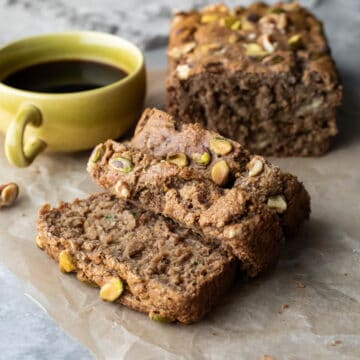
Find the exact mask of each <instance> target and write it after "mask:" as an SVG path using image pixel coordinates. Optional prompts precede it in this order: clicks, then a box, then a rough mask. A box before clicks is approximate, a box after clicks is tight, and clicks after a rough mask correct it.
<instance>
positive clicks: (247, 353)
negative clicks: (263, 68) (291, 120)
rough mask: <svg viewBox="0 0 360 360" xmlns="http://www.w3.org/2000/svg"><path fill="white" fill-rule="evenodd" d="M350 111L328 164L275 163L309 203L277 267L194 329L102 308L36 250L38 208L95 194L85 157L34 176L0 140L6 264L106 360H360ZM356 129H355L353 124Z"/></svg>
mask: <svg viewBox="0 0 360 360" xmlns="http://www.w3.org/2000/svg"><path fill="white" fill-rule="evenodd" d="M163 81H164V72H153V73H152V74H150V81H149V84H150V90H149V96H148V105H150V106H154V105H157V106H163V98H164V94H163V92H164V90H163ZM351 103H352V102H351V99H350V103H348V104H347V105H346V106H345V107H344V109H343V110H342V111H341V113H340V124H341V126H340V128H341V131H342V135H341V136H339V138H338V139H337V141H336V143H335V145H334V147H333V150H332V151H331V152H330V153H329V154H328V155H326V156H324V157H321V158H306V159H298V158H289V159H272V160H273V161H274V162H275V163H277V164H279V165H281V167H282V168H283V169H287V170H289V171H291V172H293V173H295V174H297V175H298V176H299V178H300V179H301V180H302V181H303V182H304V183H305V185H306V187H307V189H308V190H309V192H310V194H311V197H312V209H313V211H312V215H311V220H310V221H309V222H307V223H306V224H305V225H304V226H303V228H302V229H301V231H300V232H299V234H298V235H297V236H296V237H295V238H294V239H292V240H291V241H289V242H287V243H286V245H285V248H284V251H283V254H282V256H281V260H280V262H279V264H278V266H277V268H276V269H275V270H274V271H272V272H270V273H269V274H267V275H265V276H263V277H260V278H258V279H255V280H252V281H249V282H241V281H238V282H237V283H236V284H235V286H234V289H233V290H232V291H231V292H230V293H229V294H228V295H227V296H225V297H224V299H223V300H222V303H221V304H220V305H219V306H218V307H216V308H215V309H214V311H213V312H211V313H210V314H209V315H208V316H207V317H206V318H205V319H204V320H203V321H201V322H200V323H198V324H194V325H190V326H184V325H180V324H172V325H163V324H158V323H156V322H153V321H149V319H148V318H147V316H145V315H143V314H139V313H136V312H134V311H132V310H129V309H127V308H126V307H123V306H120V305H115V304H108V303H104V302H102V301H101V300H100V299H99V296H98V290H97V289H94V288H90V287H87V286H86V285H84V284H82V283H80V282H79V281H77V280H76V278H75V277H74V276H71V275H65V274H62V273H60V272H59V270H58V266H57V264H56V263H55V262H54V261H53V260H51V259H50V258H49V257H48V256H47V255H46V254H45V253H43V252H42V251H40V250H39V249H38V248H37V247H36V245H35V241H34V240H35V236H36V229H35V223H36V218H37V209H38V208H39V207H40V206H41V205H42V204H43V203H45V202H50V203H51V204H53V205H56V204H57V203H58V202H59V201H60V200H66V201H71V200H72V199H74V198H75V197H85V196H87V195H88V194H90V193H92V192H94V191H98V190H99V189H98V188H97V187H96V186H95V185H93V184H92V182H91V179H90V177H89V175H88V174H87V172H86V169H85V167H86V161H87V158H88V156H89V153H88V152H84V153H78V154H71V155H61V154H50V153H45V154H42V155H40V156H39V158H38V159H37V160H36V161H35V162H34V163H33V165H32V166H31V167H29V168H27V169H16V168H13V167H11V166H10V165H8V163H7V161H6V159H5V155H4V151H3V136H1V137H0V169H1V170H0V171H1V173H0V179H1V182H2V183H5V182H7V181H15V182H17V183H18V184H19V185H20V191H21V193H20V197H19V199H18V202H17V203H16V206H14V207H12V208H9V209H6V210H0V228H1V235H0V261H1V262H2V263H4V264H5V265H6V266H7V267H8V268H9V269H10V270H11V271H13V272H14V273H15V274H16V275H17V276H18V277H19V278H20V279H21V280H23V284H24V289H25V292H26V293H27V294H30V295H31V296H32V297H33V298H34V299H36V300H37V301H38V302H39V303H40V304H41V305H42V306H43V307H44V309H46V311H47V312H48V313H49V314H50V316H52V317H53V318H54V319H55V320H56V321H57V322H58V323H59V324H60V325H61V326H62V327H64V329H65V330H66V331H68V332H69V333H70V334H71V335H73V336H74V337H75V338H77V339H78V340H79V341H80V342H82V343H83V344H85V345H86V346H88V347H89V348H90V349H91V350H92V351H93V353H94V354H95V355H96V357H97V358H99V359H105V358H106V359H120V358H121V359H160V358H161V359H175V358H176V359H177V358H186V359H189V358H192V359H205V358H206V359H261V358H262V357H263V356H264V355H265V354H267V355H271V356H273V357H274V358H276V359H278V360H279V359H334V360H335V359H336V360H338V359H354V360H355V359H359V358H360V290H359V289H360V285H359V284H360V194H359V190H360V166H359V162H360V161H359V159H360V131H359V130H360V127H359V124H358V123H356V122H353V123H352V124H351V122H350V120H349V119H353V120H354V121H355V120H356V117H359V115H360V114H359V113H358V112H357V111H356V110H354V108H353V107H351V106H350V105H351ZM351 121H352V120H351Z"/></svg>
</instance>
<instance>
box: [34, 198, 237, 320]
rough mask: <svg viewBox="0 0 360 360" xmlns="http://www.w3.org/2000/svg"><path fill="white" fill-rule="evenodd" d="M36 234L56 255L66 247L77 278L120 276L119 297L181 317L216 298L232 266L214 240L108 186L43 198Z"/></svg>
mask: <svg viewBox="0 0 360 360" xmlns="http://www.w3.org/2000/svg"><path fill="white" fill-rule="evenodd" d="M37 241H38V244H40V246H41V248H43V249H44V250H45V251H46V252H47V253H48V254H49V255H50V256H51V257H52V258H54V259H55V260H57V261H58V259H59V254H60V253H61V252H62V251H64V250H67V251H68V254H69V256H71V259H72V262H73V263H74V269H75V270H74V271H75V272H76V273H77V277H78V278H79V279H80V280H82V281H85V282H90V283H92V284H94V285H97V286H100V287H102V286H103V285H104V284H106V283H107V282H108V281H109V280H111V279H113V278H120V279H121V280H122V282H123V284H124V292H123V293H122V294H121V296H120V297H119V298H118V300H117V302H119V303H121V304H124V305H126V306H128V307H130V308H133V309H135V310H137V311H141V312H145V313H149V315H150V317H152V318H155V319H160V320H165V321H175V320H178V321H180V322H182V323H185V324H189V323H192V322H195V321H197V320H199V319H200V318H201V317H203V316H204V315H205V314H206V313H207V312H208V311H209V310H210V308H211V307H212V306H213V305H214V304H216V303H217V302H218V301H219V299H221V297H222V296H223V295H224V293H225V291H226V290H227V289H228V287H229V286H230V285H231V283H232V281H233V279H234V277H235V273H236V268H237V260H236V259H235V258H234V257H232V256H231V255H229V254H228V253H227V252H226V251H225V250H223V249H222V248H221V247H219V245H218V244H216V243H215V242H210V241H204V240H203V238H202V237H201V236H199V235H197V234H195V233H194V232H192V231H191V230H189V229H186V228H184V227H181V226H179V225H178V224H176V223H174V222H173V221H172V220H170V219H167V218H165V217H163V216H155V215H154V214H152V213H150V212H147V211H143V210H140V209H139V208H137V207H134V206H133V205H130V204H128V203H126V202H124V201H122V200H119V199H117V198H115V196H112V195H110V194H107V193H102V194H95V195H92V196H90V197H89V198H87V199H84V200H75V201H74V202H73V203H64V202H63V203H61V204H60V205H59V206H58V207H56V208H51V206H50V205H45V206H43V207H42V208H41V209H40V212H39V220H38V240H37Z"/></svg>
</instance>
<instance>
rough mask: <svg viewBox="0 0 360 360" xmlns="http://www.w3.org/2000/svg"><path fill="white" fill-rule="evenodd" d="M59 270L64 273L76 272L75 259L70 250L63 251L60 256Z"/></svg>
mask: <svg viewBox="0 0 360 360" xmlns="http://www.w3.org/2000/svg"><path fill="white" fill-rule="evenodd" d="M59 268H60V271H62V272H66V273H69V272H73V271H75V270H76V263H75V259H74V258H73V257H72V255H71V254H70V251H68V250H62V251H61V252H60V254H59Z"/></svg>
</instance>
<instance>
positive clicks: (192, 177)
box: [88, 140, 283, 276]
mask: <svg viewBox="0 0 360 360" xmlns="http://www.w3.org/2000/svg"><path fill="white" fill-rule="evenodd" d="M88 171H89V173H90V174H91V175H92V177H93V179H94V180H95V182H96V183H98V184H99V185H100V186H102V187H103V188H105V189H106V190H108V191H110V192H111V193H113V194H115V195H117V196H118V197H119V198H121V199H124V200H126V201H129V202H131V203H133V204H134V205H135V206H139V207H141V208H143V209H145V210H150V211H152V212H154V213H155V214H161V215H164V216H167V217H170V218H171V219H173V220H174V221H176V222H178V223H179V224H180V225H182V226H185V227H188V228H191V229H192V230H194V231H195V232H198V233H200V234H202V235H203V236H204V237H205V238H207V239H215V240H217V241H220V242H221V243H222V245H223V246H224V248H225V249H230V250H231V251H232V253H233V254H234V255H235V256H236V257H238V258H239V259H240V261H241V266H242V269H244V270H245V271H246V272H247V274H248V275H249V276H255V275H257V274H258V273H260V272H262V271H264V270H267V269H268V268H269V267H270V266H271V265H273V264H274V263H275V261H276V260H277V257H278V255H279V251H280V247H281V243H282V239H283V235H282V229H281V227H280V224H279V221H278V217H277V215H276V213H275V212H274V211H272V210H270V209H268V207H267V206H266V205H264V204H259V203H258V202H256V201H254V199H253V198H252V197H251V196H250V195H249V194H248V193H247V192H246V191H244V190H243V189H241V188H240V187H232V188H230V189H226V188H222V187H219V186H217V185H216V184H215V183H214V182H213V181H212V180H210V179H208V178H206V177H204V176H202V175H201V174H200V173H199V172H197V171H196V169H194V168H192V167H191V166H188V163H187V160H186V157H174V158H168V159H167V160H161V159H158V158H156V157H154V156H152V155H149V154H148V153H145V152H142V151H140V150H138V149H135V148H134V147H131V146H130V145H129V144H122V143H117V142H115V141H112V140H108V141H106V142H105V143H104V144H100V145H98V146H97V147H96V148H95V149H94V151H93V153H92V155H91V157H90V159H89V162H88ZM216 176H218V177H219V179H220V178H221V177H226V176H227V174H226V173H225V172H224V171H223V169H222V168H221V167H219V168H218V170H217V175H216Z"/></svg>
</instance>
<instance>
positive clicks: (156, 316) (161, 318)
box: [149, 312, 173, 323]
mask: <svg viewBox="0 0 360 360" xmlns="http://www.w3.org/2000/svg"><path fill="white" fill-rule="evenodd" d="M149 318H150V319H151V320H154V321H158V322H161V323H171V322H173V320H172V319H169V318H167V317H164V316H161V315H159V314H156V313H152V312H150V313H149Z"/></svg>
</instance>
